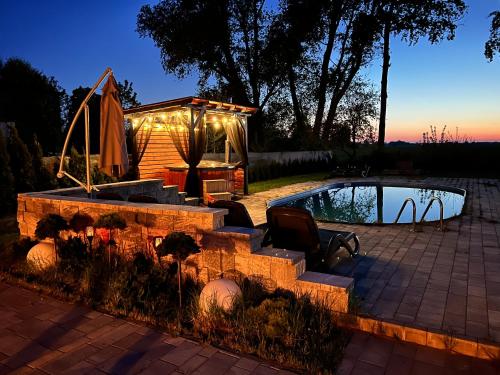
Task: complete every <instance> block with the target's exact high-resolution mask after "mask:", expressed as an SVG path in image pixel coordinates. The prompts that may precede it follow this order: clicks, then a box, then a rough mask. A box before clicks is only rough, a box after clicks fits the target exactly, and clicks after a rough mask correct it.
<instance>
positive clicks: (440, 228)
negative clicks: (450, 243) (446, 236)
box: [420, 197, 444, 231]
mask: <svg viewBox="0 0 500 375" xmlns="http://www.w3.org/2000/svg"><path fill="white" fill-rule="evenodd" d="M434 201H437V202H438V203H439V230H440V231H444V221H443V217H444V206H443V201H442V200H441V198H439V197H432V198H431V200H430V201H429V203H428V204H427V207H426V208H425V211H424V213H423V215H422V217H421V218H420V223H423V221H424V219H425V215H427V212H429V210H430V208H431V206H432V204H433V203H434Z"/></svg>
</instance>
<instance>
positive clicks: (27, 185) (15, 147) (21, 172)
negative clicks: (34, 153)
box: [7, 126, 36, 193]
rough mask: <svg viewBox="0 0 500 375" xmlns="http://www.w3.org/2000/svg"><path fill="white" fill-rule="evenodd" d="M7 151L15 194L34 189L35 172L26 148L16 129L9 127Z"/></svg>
mask: <svg viewBox="0 0 500 375" xmlns="http://www.w3.org/2000/svg"><path fill="white" fill-rule="evenodd" d="M8 132H9V137H8V138H7V151H8V153H9V156H10V169H11V171H12V173H13V174H14V181H15V188H16V192H18V193H23V192H26V191H33V190H34V189H35V180H36V178H35V172H34V170H33V162H32V158H31V154H30V152H29V150H28V147H27V146H26V144H25V143H24V142H23V140H22V139H21V138H20V137H19V134H18V132H17V129H16V127H14V126H9V131H8Z"/></svg>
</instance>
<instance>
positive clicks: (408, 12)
mask: <svg viewBox="0 0 500 375" xmlns="http://www.w3.org/2000/svg"><path fill="white" fill-rule="evenodd" d="M466 9H467V6H466V5H465V3H464V1H463V0H383V5H382V7H381V10H380V13H379V22H380V24H381V27H382V33H381V38H382V50H383V52H382V78H381V95H380V120H379V136H378V146H379V148H382V147H384V143H385V128H386V113H387V96H388V95H387V82H388V75H389V67H390V40H391V36H401V37H402V39H403V40H406V41H407V42H408V43H409V44H410V45H414V44H416V43H417V42H418V40H419V39H420V38H421V37H424V36H425V37H427V38H428V40H429V41H430V42H431V43H433V44H434V43H437V42H439V41H441V40H442V39H443V38H445V37H446V38H447V39H448V40H452V39H454V37H455V29H456V27H457V22H458V21H459V20H460V19H461V18H462V16H463V15H464V13H465V11H466Z"/></svg>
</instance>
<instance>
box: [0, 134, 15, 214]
mask: <svg viewBox="0 0 500 375" xmlns="http://www.w3.org/2000/svg"><path fill="white" fill-rule="evenodd" d="M0 181H2V183H1V184H0V202H2V204H1V205H0V213H2V214H4V213H6V212H9V211H10V210H11V209H12V208H13V207H15V204H14V203H15V200H14V176H13V175H12V171H11V169H10V158H9V153H8V152H7V145H6V143H5V137H4V132H3V131H2V130H1V129H0Z"/></svg>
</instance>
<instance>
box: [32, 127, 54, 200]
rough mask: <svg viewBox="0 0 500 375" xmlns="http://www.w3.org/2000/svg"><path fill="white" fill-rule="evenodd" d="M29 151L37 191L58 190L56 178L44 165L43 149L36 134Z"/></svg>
mask: <svg viewBox="0 0 500 375" xmlns="http://www.w3.org/2000/svg"><path fill="white" fill-rule="evenodd" d="M28 149H29V152H30V153H31V163H32V166H33V173H34V177H35V180H34V186H35V190H36V191H42V190H49V189H54V188H56V187H57V186H58V185H57V180H56V177H55V175H54V174H53V173H52V172H51V171H50V170H49V169H48V168H47V166H46V165H45V164H44V163H43V149H42V145H41V144H40V142H38V138H37V136H36V134H34V135H33V140H32V142H31V144H30V145H29V147H28Z"/></svg>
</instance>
